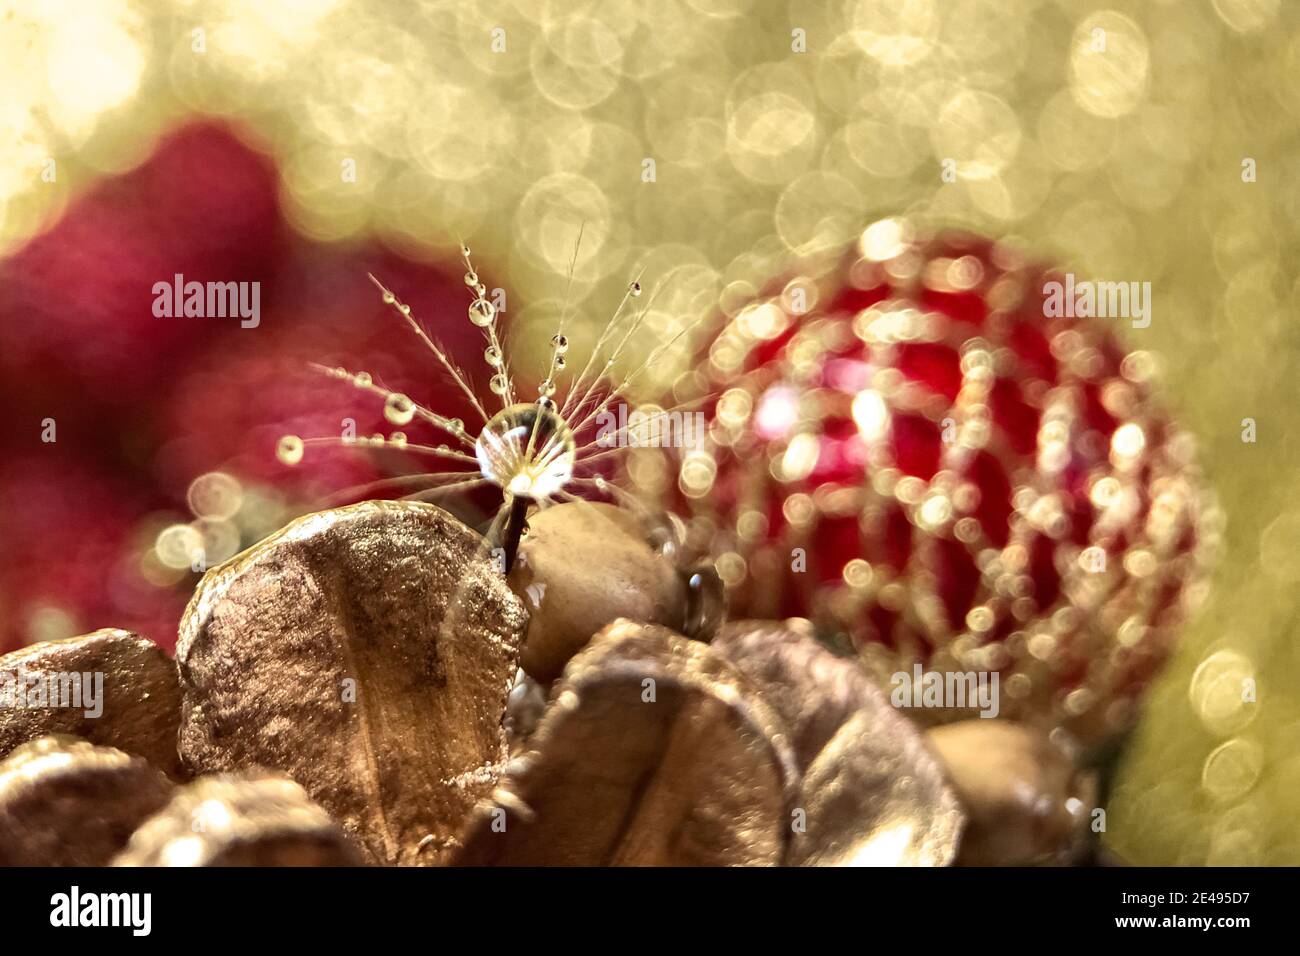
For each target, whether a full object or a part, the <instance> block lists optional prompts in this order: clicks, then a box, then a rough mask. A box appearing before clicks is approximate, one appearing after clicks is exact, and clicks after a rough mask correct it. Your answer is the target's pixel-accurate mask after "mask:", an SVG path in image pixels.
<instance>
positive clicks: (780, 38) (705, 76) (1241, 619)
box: [0, 0, 1300, 865]
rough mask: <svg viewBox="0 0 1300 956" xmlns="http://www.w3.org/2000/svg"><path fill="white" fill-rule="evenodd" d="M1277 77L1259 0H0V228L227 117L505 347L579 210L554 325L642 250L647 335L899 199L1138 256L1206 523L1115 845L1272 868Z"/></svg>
mask: <svg viewBox="0 0 1300 956" xmlns="http://www.w3.org/2000/svg"><path fill="white" fill-rule="evenodd" d="M1297 76H1300V4H1297V3H1294V2H1290V3H1284V2H1282V0H1212V2H1201V0H1142V2H1118V0H1111V2H1109V3H1092V2H1085V0H833V2H831V0H828V2H822V3H816V4H813V3H800V2H796V0H789V2H777V0H654V2H649V0H642V2H632V0H601V2H599V3H597V2H581V0H562V2H561V0H517V2H505V0H502V2H474V0H449V2H398V0H392V2H374V0H370V2H361V0H352V2H349V0H188V2H187V0H137V2H131V0H97V2H95V3H84V2H77V0H17V2H13V0H0V90H3V93H0V253H3V252H6V251H10V250H12V249H13V248H15V247H17V246H18V245H19V244H21V243H22V242H23V241H24V239H25V238H27V237H29V236H31V235H32V234H33V233H35V232H36V231H38V230H39V229H40V228H41V227H42V225H43V224H46V223H49V222H51V221H52V220H53V219H54V218H55V217H57V215H58V214H59V212H60V211H61V210H62V209H63V208H64V207H65V206H66V205H67V203H68V202H69V201H70V200H71V199H72V198H73V197H75V196H76V195H77V194H78V193H79V192H80V191H82V190H84V189H86V188H87V187H88V186H89V185H90V184H92V183H93V182H94V181H95V180H96V179H98V178H100V177H102V176H104V175H109V174H114V173H118V172H122V171H125V170H127V169H130V168H132V167H133V166H135V165H136V164H138V163H140V162H141V161H143V159H144V158H145V157H146V156H147V154H148V152H149V150H150V148H151V145H152V143H153V142H154V140H155V138H156V136H157V135H158V134H159V133H161V132H162V131H164V130H165V129H167V128H168V127H169V126H170V125H172V124H174V123H175V122H177V121H178V120H181V119H183V118H184V117H186V116H189V115H192V114H195V113H206V114H218V115H221V114H226V115H231V116H234V117H238V118H239V119H240V120H242V121H244V122H245V123H246V124H248V127H249V128H250V129H252V130H255V131H256V134H257V136H258V137H260V139H261V144H263V145H264V146H265V148H268V149H269V150H270V151H271V153H272V154H273V156H274V158H275V159H276V161H277V162H278V164H279V166H280V168H281V170H282V175H283V182H282V199H283V202H284V205H285V208H286V211H287V215H288V216H289V218H290V221H291V222H292V223H293V224H294V225H295V226H296V228H297V229H299V230H300V231H301V232H302V233H304V234H305V235H307V236H309V237H312V238H315V239H319V240H325V241H346V240H350V239H354V238H357V239H359V238H362V237H366V238H371V237H378V238H379V239H381V240H382V241H384V242H385V243H387V244H389V245H391V246H393V247H394V248H396V249H399V250H401V251H402V252H404V253H406V254H408V255H410V256H413V257H417V258H428V259H438V258H443V257H445V256H446V255H447V254H448V253H450V252H451V251H452V250H453V249H454V247H455V244H456V242H457V238H458V237H464V238H466V239H467V241H470V242H471V243H472V244H473V245H474V247H475V251H476V254H477V255H478V256H479V257H481V265H480V267H481V268H483V269H484V270H485V277H487V272H486V270H491V271H492V272H493V273H494V274H493V275H492V276H490V278H489V284H494V283H501V284H503V285H507V286H508V287H509V288H510V289H511V290H512V291H513V293H514V294H515V295H516V296H518V297H519V301H521V302H522V303H524V304H525V305H526V308H525V309H524V310H523V312H522V313H521V314H520V315H517V316H512V319H511V329H512V334H513V335H514V336H515V342H516V346H515V352H516V354H517V355H521V354H526V353H527V351H528V350H527V348H526V344H527V342H528V341H531V340H536V339H537V336H541V335H549V334H550V328H551V325H550V321H551V320H550V318H549V317H550V316H553V313H554V309H555V308H556V305H557V301H558V300H559V298H560V297H561V296H562V295H563V294H564V290H565V286H566V282H565V274H566V272H567V271H568V268H569V264H570V260H571V258H572V257H573V256H574V243H575V239H576V236H577V232H578V229H579V226H580V225H581V226H582V229H583V239H582V244H581V247H580V249H579V250H578V254H577V258H576V265H575V268H574V278H573V282H572V286H571V289H570V291H569V295H570V296H571V300H572V301H573V302H574V303H575V304H576V305H577V310H576V311H577V314H578V316H579V320H578V322H585V323H587V328H588V329H589V330H590V329H593V328H595V327H596V326H597V325H598V324H599V323H601V322H603V321H604V320H605V319H606V318H607V317H608V315H609V314H610V311H611V309H612V307H613V304H614V303H615V302H616V301H617V299H618V297H619V295H620V294H621V293H622V290H623V289H624V288H625V287H626V284H627V282H628V280H629V277H630V276H632V275H635V274H643V275H645V276H646V277H647V281H649V282H653V283H655V284H656V285H657V288H658V289H659V292H658V294H657V297H656V299H655V303H654V306H653V308H652V310H651V313H650V319H649V323H648V325H649V333H648V334H649V335H651V336H652V337H654V338H662V337H663V336H664V334H665V333H667V332H668V331H669V330H671V329H672V328H675V327H679V326H680V324H681V323H682V322H684V321H685V319H686V317H688V316H693V315H699V314H701V313H702V312H704V311H705V310H708V309H710V308H712V307H713V306H714V305H715V304H716V303H718V302H719V301H722V302H724V303H727V302H732V301H738V300H739V298H740V297H741V296H743V294H744V292H745V291H746V290H747V289H749V288H751V287H752V286H751V283H753V282H756V281H758V280H761V279H762V278H763V277H764V276H765V275H768V274H770V273H771V270H773V269H774V268H776V266H775V264H776V263H778V262H781V261H783V260H788V259H789V257H791V256H800V257H808V258H814V259H815V258H816V257H817V254H818V253H819V252H823V251H826V250H830V249H833V248H835V247H836V246H837V245H839V244H840V243H842V242H844V241H846V240H848V239H850V238H851V237H852V236H853V235H854V234H855V233H856V232H857V231H859V230H860V229H861V228H862V226H863V224H864V223H866V222H868V221H871V220H872V219H875V218H879V217H880V216H882V215H893V214H897V213H907V214H909V215H911V216H912V217H914V218H915V219H917V220H919V221H921V222H923V223H934V224H947V225H965V226H969V227H972V228H975V229H978V230H981V231H984V232H987V233H990V234H994V235H1015V236H1017V237H1020V238H1022V239H1023V240H1024V241H1025V242H1026V243H1027V244H1028V245H1029V246H1030V247H1031V248H1034V249H1036V250H1041V251H1042V252H1043V253H1044V254H1047V255H1050V256H1053V257H1055V258H1057V259H1059V260H1060V261H1062V262H1063V263H1065V264H1067V265H1068V266H1069V267H1071V268H1072V269H1074V270H1075V271H1076V272H1078V273H1080V274H1088V275H1093V276H1097V277H1101V278H1106V279H1111V280H1131V281H1149V282H1151V283H1152V285H1153V288H1154V312H1153V321H1152V323H1151V325H1150V327H1149V328H1146V329H1129V328H1124V330H1123V332H1122V334H1123V335H1124V337H1125V339H1126V342H1127V343H1128V344H1129V345H1131V346H1133V347H1137V348H1144V349H1149V350H1151V351H1152V352H1154V353H1155V354H1157V355H1158V356H1160V357H1161V359H1162V360H1163V363H1164V366H1165V380H1166V383H1167V390H1168V396H1169V401H1170V404H1171V405H1172V406H1173V407H1174V408H1175V409H1177V411H1178V413H1179V414H1180V416H1181V417H1182V418H1183V420H1184V421H1185V422H1186V423H1187V424H1188V425H1189V426H1190V428H1191V429H1192V431H1194V432H1195V433H1196V434H1197V435H1199V436H1200V439H1201V442H1202V449H1203V454H1204V459H1205V464H1206V469H1207V471H1208V473H1209V475H1210V477H1211V479H1212V480H1213V482H1214V484H1215V486H1216V488H1217V490H1218V492H1219V495H1220V498H1221V500H1222V503H1223V506H1224V510H1225V512H1226V514H1227V517H1228V528H1227V536H1226V541H1225V545H1226V547H1225V552H1224V559H1223V561H1222V564H1221V566H1220V567H1219V569H1218V572H1217V575H1216V578H1215V581H1214V588H1213V591H1212V592H1211V597H1210V601H1209V603H1208V605H1207V607H1206V610H1205V612H1204V613H1203V614H1202V616H1201V617H1200V619H1199V621H1198V622H1197V623H1196V625H1195V626H1194V627H1193V628H1191V629H1190V630H1189V632H1188V633H1187V635H1186V637H1185V640H1184V642H1183V646H1182V650H1181V652H1180V653H1179V655H1178V656H1177V657H1176V659H1175V660H1174V661H1173V663H1172V664H1171V666H1170V667H1169V669H1168V671H1167V672H1166V674H1165V676H1164V678H1163V679H1162V680H1161V681H1160V683H1159V684H1158V685H1157V686H1156V688H1155V689H1154V690H1153V691H1152V693H1151V697H1150V705H1149V708H1148V711H1147V714H1146V718H1145V720H1144V721H1143V723H1142V725H1141V727H1140V729H1139V732H1138V734H1137V736H1136V739H1135V740H1134V742H1133V746H1132V749H1131V751H1130V752H1129V754H1128V757H1127V758H1126V760H1125V763H1124V765H1123V768H1122V771H1121V773H1120V776H1119V779H1118V783H1117V787H1116V790H1115V792H1114V794H1113V797H1112V801H1111V804H1110V808H1109V814H1110V817H1109V820H1108V827H1107V840H1108V842H1109V843H1110V845H1111V846H1112V847H1113V848H1114V849H1115V850H1116V851H1118V852H1119V853H1120V854H1121V855H1123V856H1125V857H1127V858H1128V859H1130V860H1132V861H1133V862H1137V863H1144V864H1190V865H1195V864H1206V863H1209V864H1291V865H1295V864H1300V746H1297V741H1300V693H1297V690H1296V686H1297V684H1298V683H1300V650H1297V648H1300V642H1297V640H1296V639H1295V636H1296V631H1297V626H1298V625H1300V621H1297V617H1298V615H1297V607H1298V606H1300V605H1298V604H1297V601H1296V599H1295V596H1294V594H1295V588H1296V586H1297V584H1300V548H1298V547H1297V546H1296V543H1297V541H1298V540H1300V470H1298V467H1297V466H1298V464H1300V461H1298V458H1300V447H1298V446H1297V440H1298V439H1300V432H1298V430H1297V427H1296V426H1297V422H1298V421H1300V416H1297V414H1296V411H1295V408H1294V405H1293V400H1294V396H1293V392H1294V388H1293V382H1294V381H1295V380H1296V378H1297V376H1298V375H1300V349H1297V347H1296V344H1297V333H1296V331H1295V326H1294V324H1293V316H1294V312H1295V309H1296V305H1297V300H1300V270H1297V268H1296V267H1295V265H1294V264H1293V265H1291V266H1288V265H1287V264H1286V263H1287V262H1288V261H1290V262H1292V263H1294V262H1295V261H1296V260H1297V254H1298V253H1300V248H1298V247H1297V243H1298V240H1300V232H1298V230H1297V226H1296V223H1297V222H1300V122H1298V121H1300V83H1297V82H1296V77H1297ZM50 160H54V161H55V163H56V167H55V168H57V175H56V176H55V177H53V181H50V178H51V177H49V176H43V175H42V172H43V171H45V170H48V169H49V168H50V167H49V161H50ZM349 169H351V170H354V172H355V175H349V174H348V170H349ZM572 329H573V334H572V338H573V340H574V341H575V344H576V343H579V342H581V341H582V340H583V339H584V338H587V336H585V335H583V334H582V332H581V330H580V326H579V324H578V323H575V325H573V326H572ZM536 351H539V352H540V351H541V350H536ZM666 375H667V373H665V376H666ZM1243 419H1252V420H1253V421H1254V423H1255V425H1256V427H1257V440H1256V441H1254V442H1248V441H1244V440H1243V428H1244V425H1243ZM1249 681H1254V686H1255V688H1256V694H1255V699H1254V700H1253V701H1252V700H1249V699H1247V700H1243V696H1246V697H1249V696H1250V695H1248V694H1247V695H1243V693H1242V687H1243V686H1249V684H1248V682H1249Z"/></svg>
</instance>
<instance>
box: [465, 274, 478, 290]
mask: <svg viewBox="0 0 1300 956" xmlns="http://www.w3.org/2000/svg"><path fill="white" fill-rule="evenodd" d="M465 284H466V285H467V286H469V287H470V288H471V289H472V288H474V286H475V285H477V284H478V276H477V275H475V274H474V273H473V272H466V273H465Z"/></svg>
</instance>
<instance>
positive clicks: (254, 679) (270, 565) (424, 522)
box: [177, 501, 527, 863]
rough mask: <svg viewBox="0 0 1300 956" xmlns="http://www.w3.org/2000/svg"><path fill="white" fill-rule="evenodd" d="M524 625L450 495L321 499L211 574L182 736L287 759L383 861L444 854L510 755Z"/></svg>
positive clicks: (194, 610)
mask: <svg viewBox="0 0 1300 956" xmlns="http://www.w3.org/2000/svg"><path fill="white" fill-rule="evenodd" d="M526 625H527V614H526V612H525V611H524V608H523V606H522V605H521V604H520V602H519V600H518V598H516V597H515V596H514V595H513V594H512V593H511V592H510V590H509V588H508V587H507V586H506V583H505V580H504V577H503V576H502V574H501V573H500V571H499V570H498V569H497V568H496V566H495V565H494V564H493V563H492V562H491V561H490V560H489V557H488V554H487V547H486V542H484V541H483V539H482V538H481V537H480V536H479V535H477V534H475V533H474V532H473V531H470V530H469V529H468V528H466V527H465V526H464V525H462V524H461V523H460V522H459V521H457V520H455V519H454V518H452V517H451V516H450V515H448V514H446V513H445V512H443V511H441V510H439V509H438V508H435V507H434V506H432V505H426V504H419V503H414V502H385V501H376V502H366V503H363V504H358V505H353V506H351V507H348V508H341V509H338V510H334V511H326V512H321V513H319V514H314V515H308V516H306V517H304V518H300V519H298V520H297V521H295V522H293V523H291V524H290V525H288V526H287V527H286V528H284V529H283V530H281V531H280V532H278V533H276V534H274V535H272V536H271V537H269V538H267V539H266V540H265V541H263V542H262V543H261V544H259V545H257V546H256V547H254V548H252V549H251V550H249V551H246V552H245V553H244V554H242V555H240V556H239V557H237V558H235V559H233V560H232V561H230V562H228V563H226V564H224V565H221V566H219V567H217V568H214V569H212V570H211V571H209V572H208V573H207V574H206V575H205V576H204V577H203V580H202V581H201V582H200V583H199V586H198V589H197V590H196V592H195V595H194V598H193V600H192V601H191V603H190V606H189V608H188V610H187V611H186V614H185V617H184V619H183V620H182V622H181V629H180V640H179V643H178V645H177V661H178V662H179V664H180V671H181V681H182V688H183V691H184V698H185V699H184V708H183V715H182V720H181V730H180V748H181V752H182V754H183V755H184V757H185V760H186V763H187V764H188V765H189V766H190V767H192V768H193V769H195V770H196V771H199V772H205V773H210V772H215V771H224V770H234V769H244V768H249V767H253V766H261V767H266V768H271V769H277V770H281V771H284V772H286V773H288V774H290V775H291V776H292V777H293V778H294V779H295V780H297V781H298V782H299V783H301V784H302V785H303V786H304V787H306V789H307V791H308V792H309V793H310V794H311V795H312V797H313V798H314V799H315V800H317V801H318V802H319V803H320V804H321V805H322V806H324V807H325V808H326V809H327V810H328V811H329V812H330V813H331V814H333V815H334V816H335V817H336V818H337V819H338V820H339V821H340V822H341V823H342V824H343V825H344V827H345V828H346V829H347V830H348V831H349V832H350V833H352V834H353V835H354V836H355V837H356V838H357V840H358V842H359V843H360V845H361V846H362V848H363V850H364V852H365V853H366V855H367V857H368V858H369V859H370V860H372V861H376V862H384V863H429V862H435V861H436V860H438V858H439V855H440V853H441V852H442V851H443V850H445V849H446V847H447V845H448V842H449V840H450V839H451V837H452V836H453V835H454V833H455V830H456V828H457V827H458V826H459V824H460V821H461V819H462V817H463V816H464V814H465V813H466V812H467V811H468V810H469V808H470V807H471V806H473V804H474V802H475V800H476V799H477V798H478V797H480V796H482V795H483V794H485V793H487V792H488V791H489V790H490V789H491V787H492V784H493V781H494V780H495V778H496V775H497V773H498V771H499V765H500V763H501V761H502V759H503V758H504V755H505V751H504V746H503V741H502V736H501V718H502V715H503V713H504V710H505V701H506V694H507V691H508V690H509V687H510V682H511V680H512V679H513V677H514V674H515V670H516V668H517V666H518V648H519V643H520V641H521V639H522V637H523V634H524V629H525V627H526Z"/></svg>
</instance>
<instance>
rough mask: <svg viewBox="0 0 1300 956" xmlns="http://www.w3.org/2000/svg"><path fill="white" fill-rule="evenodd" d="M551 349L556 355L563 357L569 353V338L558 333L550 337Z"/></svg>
mask: <svg viewBox="0 0 1300 956" xmlns="http://www.w3.org/2000/svg"><path fill="white" fill-rule="evenodd" d="M551 348H553V349H554V350H555V354H556V355H563V354H564V353H565V352H567V351H569V337H568V336H567V335H560V334H558V333H557V334H555V335H552V336H551Z"/></svg>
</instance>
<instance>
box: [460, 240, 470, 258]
mask: <svg viewBox="0 0 1300 956" xmlns="http://www.w3.org/2000/svg"><path fill="white" fill-rule="evenodd" d="M460 254H461V255H462V256H468V255H469V254H470V252H469V246H467V245H465V243H463V242H462V243H461V244H460Z"/></svg>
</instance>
